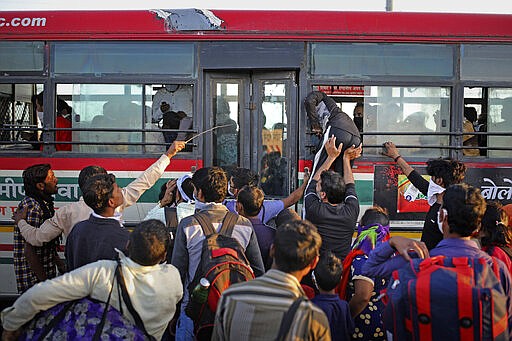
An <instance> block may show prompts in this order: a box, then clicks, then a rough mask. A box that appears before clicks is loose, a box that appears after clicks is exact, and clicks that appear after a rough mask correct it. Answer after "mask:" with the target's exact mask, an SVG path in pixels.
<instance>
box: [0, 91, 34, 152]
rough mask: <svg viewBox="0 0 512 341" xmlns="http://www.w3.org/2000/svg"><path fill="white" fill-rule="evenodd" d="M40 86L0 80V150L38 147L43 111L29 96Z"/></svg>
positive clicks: (32, 96) (31, 96)
mask: <svg viewBox="0 0 512 341" xmlns="http://www.w3.org/2000/svg"><path fill="white" fill-rule="evenodd" d="M42 90H43V85H42V84H0V124H1V126H2V128H3V129H2V132H1V133H0V143H1V144H0V149H1V150H18V149H26V150H31V149H36V150H39V143H38V140H39V137H40V134H41V131H40V130H38V129H37V128H41V127H42V126H43V122H42V119H43V115H42V114H41V115H39V116H40V119H39V118H38V115H37V113H36V108H35V106H34V104H33V101H32V99H33V98H34V96H35V95H36V94H37V93H39V92H41V91H42Z"/></svg>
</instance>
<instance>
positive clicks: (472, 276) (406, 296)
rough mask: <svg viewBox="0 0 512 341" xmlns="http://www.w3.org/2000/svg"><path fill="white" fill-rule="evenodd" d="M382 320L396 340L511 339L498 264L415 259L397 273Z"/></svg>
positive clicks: (393, 275)
mask: <svg viewBox="0 0 512 341" xmlns="http://www.w3.org/2000/svg"><path fill="white" fill-rule="evenodd" d="M385 295H386V297H385V298H386V299H385V300H384V299H383V302H384V303H385V304H386V307H385V309H384V313H383V321H384V325H385V327H386V329H387V330H388V331H390V332H391V333H393V339H394V340H509V332H508V314H507V296H506V294H505V292H504V289H503V287H502V284H501V282H500V273H499V268H498V263H497V261H496V260H493V264H492V265H489V264H488V263H487V261H486V259H485V258H467V257H454V258H446V257H444V256H436V257H432V258H428V259H425V260H423V259H413V260H411V261H410V263H409V264H408V265H406V266H404V267H403V268H401V269H398V270H395V271H394V272H393V273H392V276H391V280H390V283H389V285H388V287H387V289H386V293H385Z"/></svg>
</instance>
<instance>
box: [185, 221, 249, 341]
mask: <svg viewBox="0 0 512 341" xmlns="http://www.w3.org/2000/svg"><path fill="white" fill-rule="evenodd" d="M194 218H195V219H196V220H197V222H198V223H199V224H200V225H201V228H202V229H203V233H204V235H205V237H206V238H205V239H204V241H203V246H202V252H201V260H200V261H199V265H198V266H197V270H196V274H195V276H194V279H193V280H192V281H191V282H190V284H189V286H188V292H189V293H190V300H189V303H188V305H187V308H186V309H185V312H186V313H187V315H188V316H189V317H190V318H191V319H192V320H193V321H194V332H195V334H196V338H197V339H198V340H203V339H205V340H210V338H211V334H212V331H213V324H214V319H215V311H216V310H217V305H218V303H219V299H220V296H221V294H222V293H223V292H224V290H226V289H227V288H228V287H229V286H230V285H232V284H235V283H240V282H246V281H249V280H251V279H254V273H253V271H252V269H251V267H250V265H249V261H248V260H247V257H246V256H245V250H244V249H243V247H242V245H240V243H239V242H238V240H236V239H235V238H233V237H232V236H231V234H232V233H233V228H234V226H235V224H236V222H237V221H238V215H237V214H236V213H233V212H228V213H227V214H226V216H225V217H224V219H223V221H222V225H221V229H220V231H219V233H217V232H216V231H215V229H214V227H213V225H212V223H211V221H210V220H209V219H208V216H207V215H206V214H204V213H201V212H200V213H196V214H195V215H194ZM201 278H206V279H207V280H208V281H209V282H210V287H209V288H208V298H207V300H206V302H205V303H202V304H197V303H196V302H194V301H193V299H192V292H193V291H194V288H195V287H196V286H197V285H198V284H199V281H200V280H201Z"/></svg>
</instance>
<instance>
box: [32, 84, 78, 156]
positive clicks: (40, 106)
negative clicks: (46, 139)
mask: <svg viewBox="0 0 512 341" xmlns="http://www.w3.org/2000/svg"><path fill="white" fill-rule="evenodd" d="M33 102H34V104H35V106H36V111H37V117H38V118H39V120H40V121H41V124H43V122H44V121H43V119H44V92H43V91H41V92H40V93H39V94H37V95H36V96H34V97H33ZM71 112H72V109H71V107H70V106H69V104H67V103H66V101H64V100H63V99H61V98H57V116H56V117H55V128H72V124H71ZM71 137H72V132H71V131H70V130H58V131H56V132H55V141H56V142H71V140H72V138H71ZM39 148H40V149H41V150H43V145H41V146H40V147H39ZM55 150H57V151H71V144H63V143H57V144H55Z"/></svg>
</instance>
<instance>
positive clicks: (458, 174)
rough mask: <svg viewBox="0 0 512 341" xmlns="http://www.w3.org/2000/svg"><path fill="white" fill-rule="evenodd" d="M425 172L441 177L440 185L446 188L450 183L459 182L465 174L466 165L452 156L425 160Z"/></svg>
mask: <svg viewBox="0 0 512 341" xmlns="http://www.w3.org/2000/svg"><path fill="white" fill-rule="evenodd" d="M427 174H428V175H430V176H435V177H436V178H441V179H442V180H443V185H442V187H444V188H448V187H449V186H450V185H453V184H459V183H461V182H462V181H463V180H464V177H465V176H466V166H465V165H464V164H463V163H462V162H460V161H457V160H454V159H452V158H439V159H432V160H428V161H427Z"/></svg>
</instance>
